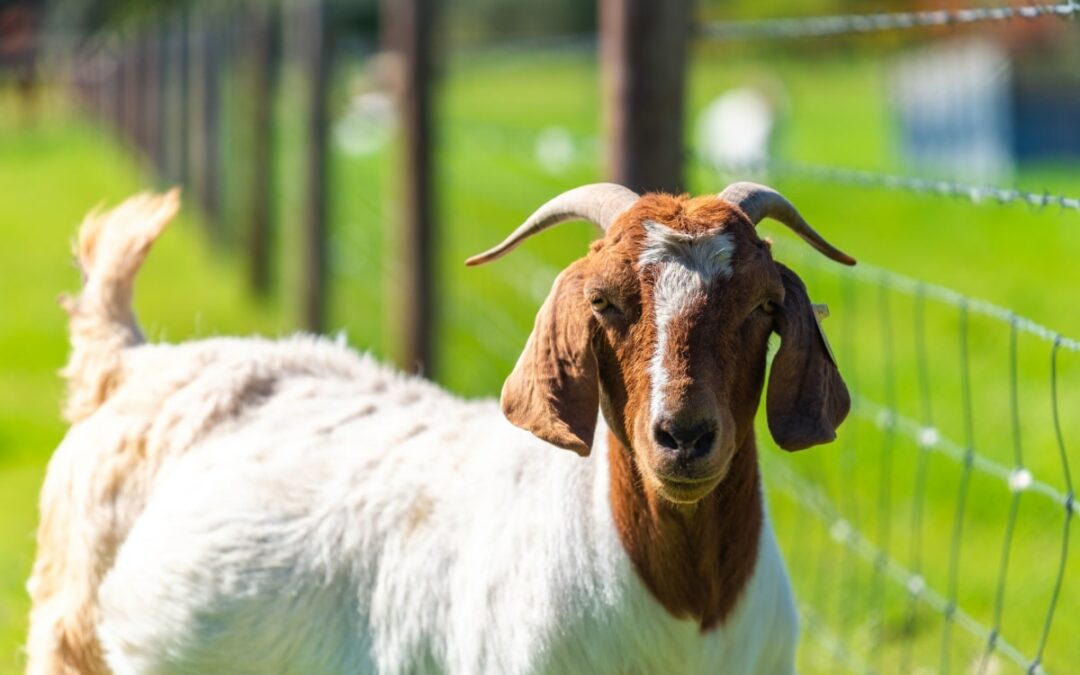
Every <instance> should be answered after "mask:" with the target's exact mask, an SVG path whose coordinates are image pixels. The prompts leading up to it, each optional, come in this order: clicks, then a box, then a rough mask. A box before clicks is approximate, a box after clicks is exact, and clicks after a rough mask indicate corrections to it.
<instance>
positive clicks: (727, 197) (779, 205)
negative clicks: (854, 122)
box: [719, 181, 855, 265]
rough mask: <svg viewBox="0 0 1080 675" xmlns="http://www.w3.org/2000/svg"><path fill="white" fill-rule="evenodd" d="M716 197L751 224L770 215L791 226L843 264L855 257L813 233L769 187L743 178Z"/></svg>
mask: <svg viewBox="0 0 1080 675" xmlns="http://www.w3.org/2000/svg"><path fill="white" fill-rule="evenodd" d="M719 197H720V199H723V200H724V201H726V202H730V203H731V204H734V205H735V206H737V207H739V208H740V209H741V210H742V212H743V213H745V214H746V215H747V217H748V218H750V222H752V223H753V224H754V225H757V224H758V223H760V222H761V220H762V219H763V218H772V219H773V220H776V221H779V222H781V223H783V224H784V225H787V226H788V227H790V228H791V229H792V231H794V232H795V234H797V235H799V236H800V237H802V238H803V239H804V240H805V241H806V243H808V244H810V245H811V246H813V247H814V248H816V249H817V250H819V251H821V252H822V253H823V254H825V255H826V256H828V257H829V258H832V259H833V260H835V261H836V262H838V263H843V264H845V265H854V264H855V259H854V258H852V257H851V256H849V255H848V254H846V253H844V252H843V251H841V250H840V249H838V248H836V247H835V246H833V245H832V244H830V243H829V242H827V241H825V238H824V237H822V236H821V235H820V234H818V233H817V232H815V231H814V228H812V227H810V224H809V223H807V222H806V220H804V219H803V217H802V216H801V215H799V212H798V211H797V210H795V207H794V206H792V205H791V202H789V201H788V200H787V199H785V198H784V196H783V195H782V194H780V193H779V192H777V191H776V190H774V189H772V188H770V187H765V186H764V185H758V184H757V183H749V182H745V181H744V182H739V183H732V184H731V185H729V186H727V187H726V188H724V191H723V192H721V193H720V195H719Z"/></svg>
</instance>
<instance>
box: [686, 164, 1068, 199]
mask: <svg viewBox="0 0 1080 675" xmlns="http://www.w3.org/2000/svg"><path fill="white" fill-rule="evenodd" d="M695 158H696V160H697V161H699V162H700V163H702V164H703V165H704V166H707V167H710V168H711V169H712V170H713V171H715V172H717V173H720V174H723V175H740V176H745V175H747V174H750V175H765V174H770V175H779V176H789V177H793V178H803V179H806V180H812V181H815V182H823V183H836V184H840V185H851V186H854V187H870V188H883V189H887V190H898V191H904V192H912V193H915V194H919V195H935V196H939V197H951V198H955V199H961V200H966V201H968V202H970V203H972V204H975V205H988V204H997V205H1005V204H1026V205H1027V206H1030V207H1032V208H1035V209H1046V208H1053V207H1056V208H1057V209H1058V210H1059V211H1062V212H1063V211H1080V197H1070V196H1068V195H1063V194H1056V193H1053V192H1049V191H1045V192H1031V191H1029V190H1021V189H1019V188H1006V187H1000V186H995V185H976V184H973V183H963V182H959V181H954V180H944V179H937V178H923V177H921V176H904V175H898V174H891V173H882V172H878V171H867V170H864V169H852V168H848V167H837V166H826V165H822V164H812V163H808V162H796V161H792V160H785V159H770V160H767V161H764V162H749V163H744V162H730V163H724V162H716V161H710V160H709V159H708V158H704V157H701V156H700V155H698V156H696V157H695Z"/></svg>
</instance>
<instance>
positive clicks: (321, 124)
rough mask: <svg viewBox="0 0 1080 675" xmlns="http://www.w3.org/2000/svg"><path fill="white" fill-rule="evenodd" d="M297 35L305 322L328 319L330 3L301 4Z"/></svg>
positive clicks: (315, 327)
mask: <svg viewBox="0 0 1080 675" xmlns="http://www.w3.org/2000/svg"><path fill="white" fill-rule="evenodd" d="M296 14H297V16H296V19H297V28H298V30H297V36H298V40H299V42H300V52H301V53H300V65H301V72H302V81H303V85H304V96H303V97H302V99H301V100H304V101H306V102H307V105H308V108H307V118H306V119H305V120H304V135H303V139H304V141H303V147H304V150H303V152H304V162H303V164H304V169H303V170H304V179H303V181H304V183H303V184H304V193H303V194H304V197H303V200H304V205H303V211H302V215H301V223H300V227H301V228H302V231H301V236H300V249H301V250H300V256H301V265H300V285H301V287H300V303H301V313H302V316H301V319H302V321H303V326H304V328H306V329H307V330H310V331H316V332H317V331H321V330H322V329H323V328H324V327H325V323H326V193H327V189H326V188H327V186H326V139H327V110H326V93H327V91H326V90H327V78H328V73H329V65H330V64H329V45H328V44H327V39H328V35H327V25H326V5H325V3H324V1H323V0H305V1H304V2H303V3H302V4H300V5H298V7H297V12H296Z"/></svg>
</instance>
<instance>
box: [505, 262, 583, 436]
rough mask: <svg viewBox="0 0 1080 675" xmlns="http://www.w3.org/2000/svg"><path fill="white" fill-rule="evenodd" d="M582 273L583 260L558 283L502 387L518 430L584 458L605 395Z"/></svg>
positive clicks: (563, 274) (508, 415)
mask: <svg viewBox="0 0 1080 675" xmlns="http://www.w3.org/2000/svg"><path fill="white" fill-rule="evenodd" d="M583 267H584V261H583V260H579V261H577V262H575V263H574V264H573V265H571V266H570V267H568V268H567V269H566V270H564V271H563V273H562V274H560V275H559V277H558V278H557V279H555V284H554V286H552V288H551V293H550V294H548V297H547V300H545V301H544V305H543V307H541V308H540V313H539V314H537V315H536V324H535V325H534V326H533V331H532V335H530V336H529V341H528V342H527V343H526V344H525V351H523V352H522V354H521V357H520V358H519V359H518V362H517V365H516V366H514V371H513V372H512V373H510V377H508V378H506V383H505V384H503V389H502V410H503V414H505V415H506V418H507V419H508V420H510V421H511V422H512V423H513V424H514V425H516V426H519V427H521V428H522V429H526V430H528V431H531V432H532V433H534V434H536V435H537V436H538V437H540V438H542V439H543V440H545V441H547V442H548V443H551V444H553V445H557V446H559V447H560V448H566V449H567V450H573V451H574V452H576V453H578V454H579V455H583V456H584V455H588V454H589V451H590V449H591V448H592V441H593V432H594V431H595V430H596V415H597V410H598V407H599V404H600V403H599V399H600V389H599V383H598V381H597V378H598V375H597V366H596V357H595V356H594V355H593V350H592V347H591V345H590V341H591V339H592V330H593V322H594V319H593V316H592V311H591V310H590V308H589V306H588V304H587V303H586V302H585V298H584V295H583V294H582V288H583V283H584V281H583V276H582V274H583Z"/></svg>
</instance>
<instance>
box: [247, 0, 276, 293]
mask: <svg viewBox="0 0 1080 675" xmlns="http://www.w3.org/2000/svg"><path fill="white" fill-rule="evenodd" d="M272 11H273V10H272V9H271V8H270V6H268V5H266V4H265V3H263V2H258V1H254V0H253V1H252V2H250V3H249V4H248V6H247V18H248V27H247V31H246V40H245V46H246V51H247V54H246V56H247V59H246V60H247V63H246V66H247V68H248V75H249V77H248V82H249V97H248V101H247V103H246V107H247V110H246V112H247V113H248V115H249V121H250V124H251V128H250V129H249V130H248V140H249V150H250V155H249V157H248V161H247V166H248V179H249V184H248V190H247V197H248V200H249V202H248V208H247V210H246V211H247V213H246V216H247V220H248V222H247V243H248V256H249V258H248V260H249V263H248V274H249V277H248V278H249V282H250V284H251V289H252V291H254V293H255V294H256V295H258V296H266V295H267V294H268V293H269V292H270V275H271V269H270V250H271V236H272V228H271V223H270V218H271V214H270V195H271V194H272V192H273V191H272V189H271V183H272V180H273V175H272V171H271V166H272V161H273V152H272V148H271V146H272V144H273V125H272V117H271V116H272V112H273V104H272V100H273V99H272V96H271V88H272V80H273V74H272V73H271V67H272V61H273V53H272V51H273V35H272V32H271V27H272V24H273V18H272Z"/></svg>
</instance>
